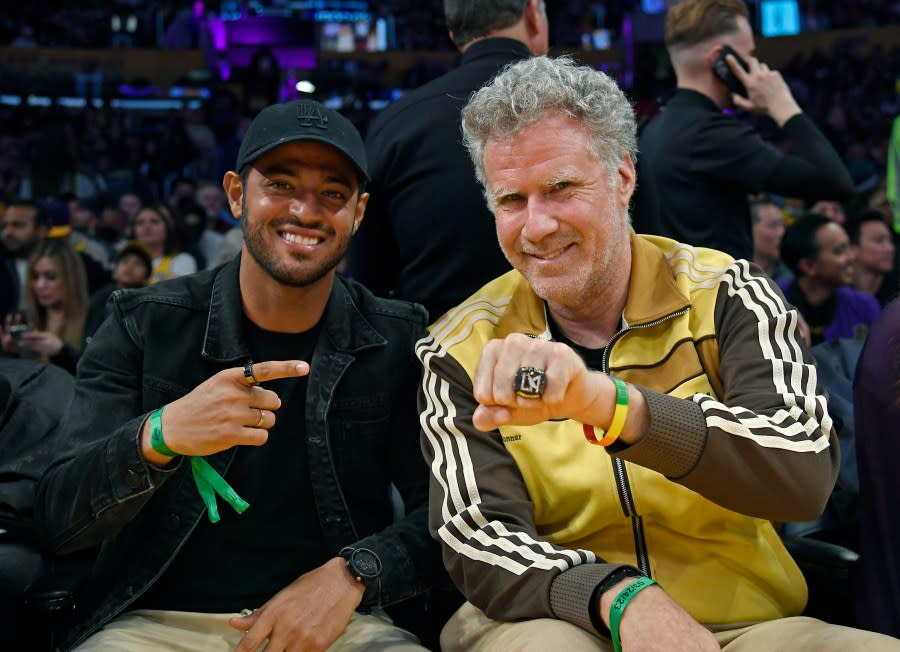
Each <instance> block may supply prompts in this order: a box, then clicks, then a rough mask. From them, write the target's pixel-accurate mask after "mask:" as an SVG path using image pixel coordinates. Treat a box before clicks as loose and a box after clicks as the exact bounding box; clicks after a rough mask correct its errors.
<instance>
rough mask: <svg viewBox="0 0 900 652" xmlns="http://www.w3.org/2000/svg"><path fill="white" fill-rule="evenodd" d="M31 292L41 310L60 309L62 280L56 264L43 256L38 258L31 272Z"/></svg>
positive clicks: (61, 303) (62, 289)
mask: <svg viewBox="0 0 900 652" xmlns="http://www.w3.org/2000/svg"><path fill="white" fill-rule="evenodd" d="M31 291H32V292H34V298H35V300H36V301H37V304H38V305H39V306H41V307H42V308H46V309H48V310H49V309H53V308H61V307H62V305H63V299H64V297H63V291H64V288H63V279H62V272H61V270H60V268H59V265H58V264H57V262H56V261H55V260H54V259H52V258H49V257H47V256H44V257H42V258H38V259H37V261H36V262H35V263H34V267H33V268H32V271H31Z"/></svg>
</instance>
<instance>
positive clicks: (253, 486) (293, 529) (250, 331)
mask: <svg viewBox="0 0 900 652" xmlns="http://www.w3.org/2000/svg"><path fill="white" fill-rule="evenodd" d="M244 328H245V333H246V336H247V341H248V343H249V346H250V351H251V354H252V356H253V360H256V361H260V362H261V361H264V360H295V359H296V360H307V361H309V360H310V359H311V357H312V352H313V349H314V347H315V342H316V337H317V335H318V327H316V328H314V329H312V330H310V331H307V332H305V333H300V334H296V335H292V334H283V333H273V332H271V331H265V330H263V329H261V328H259V327H258V326H256V325H255V324H253V323H251V322H250V321H249V320H248V319H246V318H245V319H244ZM306 387H307V382H306V377H305V376H304V377H301V378H289V379H282V380H274V381H270V382H267V383H265V388H266V389H269V390H272V391H274V392H275V393H277V394H278V395H279V397H280V398H281V401H282V405H281V408H280V409H279V410H278V411H277V412H276V413H275V415H276V423H275V426H274V427H273V428H271V429H270V430H269V440H268V442H267V443H266V444H265V445H263V446H259V447H256V446H241V447H239V448H238V451H237V454H236V456H235V459H234V462H233V463H232V465H231V468H230V469H229V471H228V473H227V475H226V476H225V479H226V480H227V481H228V483H229V484H231V486H232V487H234V490H235V491H237V493H238V495H240V496H241V497H242V498H244V499H245V500H246V501H247V502H249V503H250V508H249V509H248V510H247V511H245V512H244V513H243V514H241V515H238V514H237V513H236V512H235V511H234V510H233V509H232V508H231V506H230V505H228V504H227V503H225V501H223V500H222V499H221V498H218V504H219V514H220V515H221V517H222V520H221V521H220V522H219V523H216V524H215V525H214V524H212V523H210V522H209V519H208V518H207V517H206V516H204V517H203V518H202V519H201V520H200V524H199V525H198V526H197V528H196V529H195V530H194V532H193V533H192V534H191V536H190V537H189V538H188V540H187V542H186V543H185V545H184V547H183V548H182V549H181V550H180V551H179V553H178V555H177V556H176V558H175V559H174V561H173V562H172V564H171V566H169V568H168V569H167V570H166V572H165V573H164V574H163V576H162V577H161V578H160V579H159V581H158V582H157V583H156V584H155V585H154V586H153V587H152V588H151V589H150V590H149V591H148V592H147V593H146V594H145V595H144V596H143V597H142V598H141V599H140V600H139V601H138V603H137V605H136V608H144V609H171V610H177V611H198V612H207V613H230V612H239V611H240V610H241V609H244V608H249V609H255V608H258V607H260V606H262V604H263V603H265V602H266V601H267V600H268V599H270V598H271V597H272V596H273V595H274V594H275V593H277V592H278V591H280V590H281V589H283V588H284V587H285V586H287V585H288V584H290V583H291V582H293V581H294V580H295V579H297V578H298V577H299V576H300V575H302V574H303V573H306V572H307V571H310V570H312V569H314V568H317V567H318V566H321V565H322V564H323V563H324V562H325V561H327V555H326V554H325V552H324V549H325V548H324V545H323V543H322V532H321V528H320V526H319V518H318V514H317V512H316V506H315V501H314V497H313V491H312V485H311V483H310V475H309V470H308V459H307V450H306V424H305V412H306V409H305V408H306ZM197 499H198V500H199V497H198V498H197Z"/></svg>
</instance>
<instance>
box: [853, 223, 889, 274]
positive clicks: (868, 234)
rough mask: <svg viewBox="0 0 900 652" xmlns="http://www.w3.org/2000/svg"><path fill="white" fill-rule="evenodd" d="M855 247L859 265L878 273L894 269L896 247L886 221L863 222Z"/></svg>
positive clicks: (885, 272)
mask: <svg viewBox="0 0 900 652" xmlns="http://www.w3.org/2000/svg"><path fill="white" fill-rule="evenodd" d="M855 249H856V263H855V264H856V265H857V266H859V267H861V268H863V269H866V270H870V271H873V272H876V273H878V274H887V273H888V272H890V271H891V270H892V269H894V254H895V253H896V248H895V247H894V242H893V240H892V238H891V231H890V229H888V226H887V224H885V223H884V222H875V221H870V222H863V224H862V226H860V229H859V242H858V243H857V245H856V247H855Z"/></svg>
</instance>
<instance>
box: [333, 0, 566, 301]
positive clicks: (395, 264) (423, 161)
mask: <svg viewBox="0 0 900 652" xmlns="http://www.w3.org/2000/svg"><path fill="white" fill-rule="evenodd" d="M444 15H445V16H446V19H447V28H448V29H449V30H450V37H451V38H452V39H453V42H454V43H455V44H456V46H457V47H458V48H459V50H460V51H461V52H462V60H461V63H460V65H459V67H458V68H456V69H454V70H452V71H450V72H448V73H447V74H446V75H443V76H442V77H439V78H438V79H435V80H434V81H432V82H430V83H428V84H425V85H424V86H422V87H420V88H418V89H416V90H415V91H413V92H412V93H410V94H409V95H406V96H405V97H403V98H402V99H400V100H398V101H397V102H395V103H394V104H392V105H391V106H389V107H388V108H386V109H385V110H384V111H383V112H382V113H381V114H380V115H379V116H378V117H377V118H376V120H375V122H374V123H373V124H372V126H371V128H370V129H369V134H368V137H367V139H366V151H367V154H368V159H369V169H370V170H371V172H372V183H371V184H370V186H369V191H370V194H371V196H372V201H371V202H369V207H368V209H367V218H366V221H365V222H364V223H363V225H362V226H361V227H360V230H359V233H357V234H356V237H355V238H354V239H353V242H352V243H351V245H350V254H349V263H350V272H351V274H352V275H353V277H354V278H355V279H356V280H358V281H361V282H362V283H364V284H365V285H366V286H368V287H369V289H371V290H372V291H373V292H375V293H376V294H379V295H392V296H395V297H397V298H404V299H407V300H410V301H415V302H417V303H421V304H422V305H423V306H425V308H426V309H427V310H428V312H429V314H430V315H431V319H437V318H438V317H440V316H441V314H443V312H444V311H446V310H447V309H448V308H451V307H452V306H454V305H456V304H457V303H459V302H460V301H462V300H463V299H465V298H466V297H467V296H469V295H470V294H471V293H472V292H474V291H475V290H477V289H478V288H480V287H481V286H482V285H484V284H485V283H486V282H487V281H489V280H491V279H492V278H494V277H495V276H498V275H500V274H502V273H503V272H506V271H508V270H509V263H508V262H507V261H506V259H505V258H504V257H503V254H502V253H501V252H500V248H499V247H498V246H497V241H496V239H495V237H494V232H493V231H494V228H493V217H492V216H491V212H490V211H489V210H488V209H487V206H485V204H484V199H483V198H482V195H481V190H480V188H479V186H478V183H477V182H476V181H475V178H474V176H473V174H472V164H471V162H470V161H469V157H468V155H467V154H466V150H465V147H463V144H462V134H460V130H459V122H460V112H461V111H462V107H463V106H464V105H465V103H466V100H467V99H468V98H469V96H470V95H471V94H472V93H473V92H474V91H476V90H478V89H479V88H481V87H482V86H483V85H484V84H485V83H486V82H488V81H489V80H490V79H491V78H492V77H494V75H496V74H497V73H498V72H499V71H500V70H502V69H503V67H504V66H505V65H507V64H509V63H514V62H516V61H520V60H522V59H526V58H528V57H530V56H532V55H539V54H546V53H547V47H548V45H547V43H548V31H549V28H548V26H547V17H546V13H545V8H544V2H543V0H477V1H476V0H444Z"/></svg>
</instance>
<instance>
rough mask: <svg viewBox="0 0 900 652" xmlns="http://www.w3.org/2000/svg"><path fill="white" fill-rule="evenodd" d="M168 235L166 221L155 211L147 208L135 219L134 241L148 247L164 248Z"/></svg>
mask: <svg viewBox="0 0 900 652" xmlns="http://www.w3.org/2000/svg"><path fill="white" fill-rule="evenodd" d="M167 233H168V229H167V228H166V223H165V220H163V218H162V216H161V215H160V214H159V213H157V212H156V211H155V210H153V209H150V208H145V209H143V210H142V211H140V212H139V213H138V214H137V217H136V218H134V239H135V240H137V241H139V242H140V243H142V244H143V245H144V246H146V247H149V248H156V247H162V246H164V245H165V243H166V235H167Z"/></svg>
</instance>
